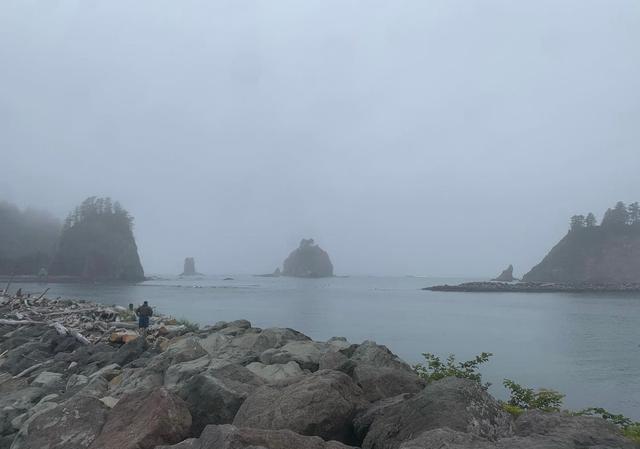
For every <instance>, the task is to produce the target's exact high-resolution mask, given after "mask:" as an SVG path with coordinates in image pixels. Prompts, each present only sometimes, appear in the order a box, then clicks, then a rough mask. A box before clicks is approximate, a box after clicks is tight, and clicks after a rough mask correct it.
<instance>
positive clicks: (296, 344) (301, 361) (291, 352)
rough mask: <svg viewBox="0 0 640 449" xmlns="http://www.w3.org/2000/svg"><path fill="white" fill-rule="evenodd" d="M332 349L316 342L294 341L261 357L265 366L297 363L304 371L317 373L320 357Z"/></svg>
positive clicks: (269, 350) (268, 351)
mask: <svg viewBox="0 0 640 449" xmlns="http://www.w3.org/2000/svg"><path fill="white" fill-rule="evenodd" d="M330 349H331V348H330V347H329V346H328V345H327V344H326V343H320V342H315V341H293V342H290V343H287V344H286V345H284V346H282V347H281V348H273V349H267V350H266V351H264V352H263V353H262V354H261V355H260V361H261V362H262V363H264V364H265V365H273V364H276V363H289V362H292V361H293V362H296V363H297V364H298V365H299V366H300V367H301V368H302V369H306V370H309V371H317V370H318V367H319V366H320V357H322V355H323V354H324V353H326V352H328V351H329V350H330Z"/></svg>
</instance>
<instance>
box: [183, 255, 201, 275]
mask: <svg viewBox="0 0 640 449" xmlns="http://www.w3.org/2000/svg"><path fill="white" fill-rule="evenodd" d="M199 274H200V273H198V272H197V271H196V261H195V259H194V258H193V257H187V258H186V259H184V269H183V270H182V274H181V275H180V276H197V275H199Z"/></svg>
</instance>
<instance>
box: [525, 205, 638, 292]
mask: <svg viewBox="0 0 640 449" xmlns="http://www.w3.org/2000/svg"><path fill="white" fill-rule="evenodd" d="M638 215H640V207H639V206H638V203H632V204H631V205H630V206H629V207H628V208H627V206H626V205H625V204H624V203H623V202H622V201H619V202H618V203H617V204H616V205H615V207H613V208H612V209H611V208H610V209H608V210H607V211H606V213H605V214H604V217H603V218H602V224H601V225H600V226H597V225H596V219H595V216H594V215H593V214H591V213H590V214H588V215H587V216H586V217H584V216H582V215H574V216H573V217H571V229H570V230H569V232H568V233H567V235H566V236H565V237H564V238H563V239H562V240H560V242H558V244H557V245H556V246H554V247H553V248H552V249H551V251H550V252H549V254H547V256H546V257H545V258H544V259H543V260H542V261H541V262H540V263H539V264H538V265H536V266H535V267H533V268H532V269H531V271H529V273H527V274H526V275H525V276H524V278H523V280H524V281H533V282H563V283H596V284H617V283H640V226H638V225H637V223H640V221H638V220H639V219H638Z"/></svg>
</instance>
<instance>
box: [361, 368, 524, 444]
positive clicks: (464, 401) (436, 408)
mask: <svg viewBox="0 0 640 449" xmlns="http://www.w3.org/2000/svg"><path fill="white" fill-rule="evenodd" d="M440 427H449V428H451V429H453V430H458V431H461V432H466V433H470V434H474V435H478V436H481V437H483V438H487V439H489V440H495V439H497V438H499V437H503V436H509V435H511V433H512V428H511V417H510V415H509V414H507V413H506V412H504V411H503V410H502V408H501V407H500V404H499V403H498V402H497V401H496V400H495V399H493V398H492V397H491V396H489V394H488V393H487V392H486V391H485V390H484V389H483V388H482V387H481V385H480V384H478V383H477V382H474V381H471V380H468V379H458V378H453V377H450V378H445V379H442V380H439V381H435V382H432V383H431V384H429V385H428V386H427V387H426V388H425V389H424V390H422V391H421V392H420V393H418V394H416V395H414V396H413V397H411V398H410V399H408V400H406V401H401V402H399V403H397V404H395V405H391V406H389V407H386V408H384V409H383V410H382V412H381V413H380V414H379V415H378V416H376V417H375V418H374V419H373V421H372V423H371V425H370V427H369V430H368V432H367V434H366V437H365V439H364V442H363V444H362V447H363V448H364V449H396V448H398V447H399V446H400V444H401V443H402V442H404V441H407V440H409V439H411V438H412V437H413V436H415V435H418V434H419V433H421V432H424V431H426V430H431V429H437V428H440Z"/></svg>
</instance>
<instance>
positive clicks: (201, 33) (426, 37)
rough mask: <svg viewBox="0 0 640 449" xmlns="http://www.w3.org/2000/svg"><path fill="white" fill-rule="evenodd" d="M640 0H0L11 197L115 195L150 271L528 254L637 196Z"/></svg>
mask: <svg viewBox="0 0 640 449" xmlns="http://www.w3.org/2000/svg"><path fill="white" fill-rule="evenodd" d="M639 44H640V2H637V1H636V0H628V1H623V0H601V1H585V0H565V1H560V2H559V1H557V0H547V1H540V0H535V1H534V0H528V1H511V0H506V1H488V0H483V1H473V0H465V1H454V0H438V1H435V0H415V1H410V0H406V1H374V0H368V1H364V0H361V1H348V0H335V1H329V0H318V1H310V0H305V1H300V0H290V1H284V0H263V1H258V0H256V1H243V0H230V1H224V2H220V1H216V2H205V1H202V2H199V1H190V0H180V1H166V0H154V1H135V2H130V1H113V0H109V1H106V0H105V1H96V2H87V1H83V0H57V1H56V0H42V1H34V0H28V1H25V0H4V1H2V2H0V155H1V157H0V167H1V170H2V175H1V176H0V199H6V200H9V201H11V202H14V203H17V204H18V205H20V206H23V207H24V206H33V207H38V208H42V209H47V210H50V211H51V212H53V213H54V214H56V215H57V216H60V217H64V216H65V215H66V213H67V212H68V211H69V210H71V209H72V208H73V207H74V206H76V205H77V204H78V203H79V202H80V201H82V200H83V199H84V198H85V197H87V196H91V195H99V196H111V197H112V198H114V199H117V200H119V201H121V202H122V204H123V205H124V206H125V207H126V208H127V209H128V210H129V211H130V212H131V213H132V214H133V215H134V216H135V234H136V238H137V241H138V247H139V250H140V254H141V258H142V262H143V265H144V267H145V271H146V272H147V273H179V272H180V271H181V269H182V260H183V259H184V257H186V256H194V257H195V258H196V262H197V268H198V270H199V271H201V272H205V273H219V274H224V273H261V272H270V271H272V270H273V269H274V268H275V267H276V266H278V265H280V264H281V263H282V260H283V259H284V257H285V256H286V255H287V254H288V253H289V251H290V250H292V249H293V248H294V247H295V246H296V245H297V244H298V242H299V240H300V239H301V238H303V237H313V238H315V239H316V241H317V242H318V243H320V245H321V246H322V247H323V248H325V249H326V250H327V251H328V252H329V254H330V255H331V257H332V260H333V263H334V266H335V269H336V272H337V273H338V274H394V275H402V274H421V275H434V276H448V275H450V276H488V275H496V274H498V272H499V271H500V270H501V269H503V268H504V267H505V266H506V265H507V264H509V263H513V264H514V265H515V269H516V274H519V275H521V274H523V272H525V271H528V269H530V268H531V266H532V265H534V264H535V263H536V262H537V261H539V259H540V258H541V257H542V256H543V255H544V254H545V253H546V252H547V251H548V250H549V249H550V247H551V246H552V245H553V244H554V243H555V242H556V241H557V240H558V239H559V238H560V237H562V236H563V235H564V234H565V233H566V230H567V227H568V218H569V216H570V215H573V214H575V213H587V212H589V211H593V212H594V213H596V215H597V216H598V218H600V217H601V216H602V213H603V211H604V210H605V209H606V208H607V207H609V206H611V205H612V204H613V203H615V202H616V201H618V200H623V201H627V202H629V201H634V200H640V188H639V186H640V175H639V173H638V172H639V168H640V56H639V55H640V46H639Z"/></svg>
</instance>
